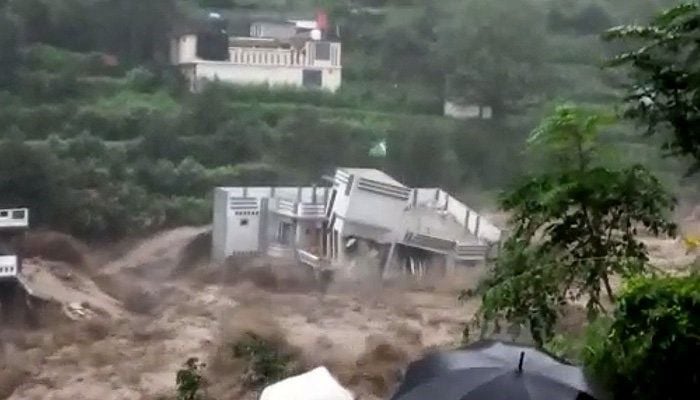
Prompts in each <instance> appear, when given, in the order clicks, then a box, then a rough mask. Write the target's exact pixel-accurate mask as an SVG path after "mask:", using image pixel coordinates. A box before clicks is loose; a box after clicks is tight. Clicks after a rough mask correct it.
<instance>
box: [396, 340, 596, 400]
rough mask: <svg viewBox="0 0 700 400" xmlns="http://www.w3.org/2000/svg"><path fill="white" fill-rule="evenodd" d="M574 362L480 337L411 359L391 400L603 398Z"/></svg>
mask: <svg viewBox="0 0 700 400" xmlns="http://www.w3.org/2000/svg"><path fill="white" fill-rule="evenodd" d="M604 398H605V397H604V396H602V394H601V392H600V390H598V389H597V388H596V386H595V385H593V384H592V383H591V382H590V381H589V380H588V379H587V378H586V377H585V376H584V373H583V371H582V370H581V369H580V368H578V367H576V366H573V365H570V364H567V363H565V362H562V361H560V360H557V359H556V358H554V357H553V356H551V355H549V354H546V353H544V352H542V351H539V350H537V349H535V348H533V347H528V346H521V345H516V344H510V343H503V342H496V341H482V342H479V343H476V344H474V345H471V346H468V347H465V348H463V349H461V350H457V351H451V352H441V353H434V354H431V355H429V356H427V357H425V358H423V359H421V360H418V361H416V362H414V363H412V364H411V365H410V366H409V368H408V370H407V371H406V376H405V378H404V381H403V383H402V384H401V386H400V387H399V389H398V391H397V392H396V394H395V395H394V396H393V397H392V400H603V399H604Z"/></svg>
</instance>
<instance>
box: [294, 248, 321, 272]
mask: <svg viewBox="0 0 700 400" xmlns="http://www.w3.org/2000/svg"><path fill="white" fill-rule="evenodd" d="M297 255H298V256H299V261H300V262H301V263H302V264H306V265H308V266H310V267H311V268H313V269H318V268H320V267H321V258H320V257H319V256H317V255H314V254H311V253H309V252H308V251H304V250H297Z"/></svg>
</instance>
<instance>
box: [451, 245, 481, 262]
mask: <svg viewBox="0 0 700 400" xmlns="http://www.w3.org/2000/svg"><path fill="white" fill-rule="evenodd" d="M488 251H489V247H488V246H486V245H475V244H457V247H456V251H455V257H456V258H457V259H458V260H484V259H485V258H486V256H487V253H488Z"/></svg>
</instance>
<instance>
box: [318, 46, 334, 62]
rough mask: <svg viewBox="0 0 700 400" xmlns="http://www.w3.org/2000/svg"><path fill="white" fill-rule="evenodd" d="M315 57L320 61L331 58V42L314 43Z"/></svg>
mask: <svg viewBox="0 0 700 400" xmlns="http://www.w3.org/2000/svg"><path fill="white" fill-rule="evenodd" d="M316 59H317V60H321V61H330V59H331V44H330V42H318V43H316Z"/></svg>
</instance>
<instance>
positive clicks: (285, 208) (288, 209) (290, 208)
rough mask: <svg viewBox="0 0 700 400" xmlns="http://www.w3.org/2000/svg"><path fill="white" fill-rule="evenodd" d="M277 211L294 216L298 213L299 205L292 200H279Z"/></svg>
mask: <svg viewBox="0 0 700 400" xmlns="http://www.w3.org/2000/svg"><path fill="white" fill-rule="evenodd" d="M277 211H278V212H279V213H281V214H286V215H290V216H294V215H296V213H297V204H296V203H295V202H293V201H291V200H285V199H277Z"/></svg>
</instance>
